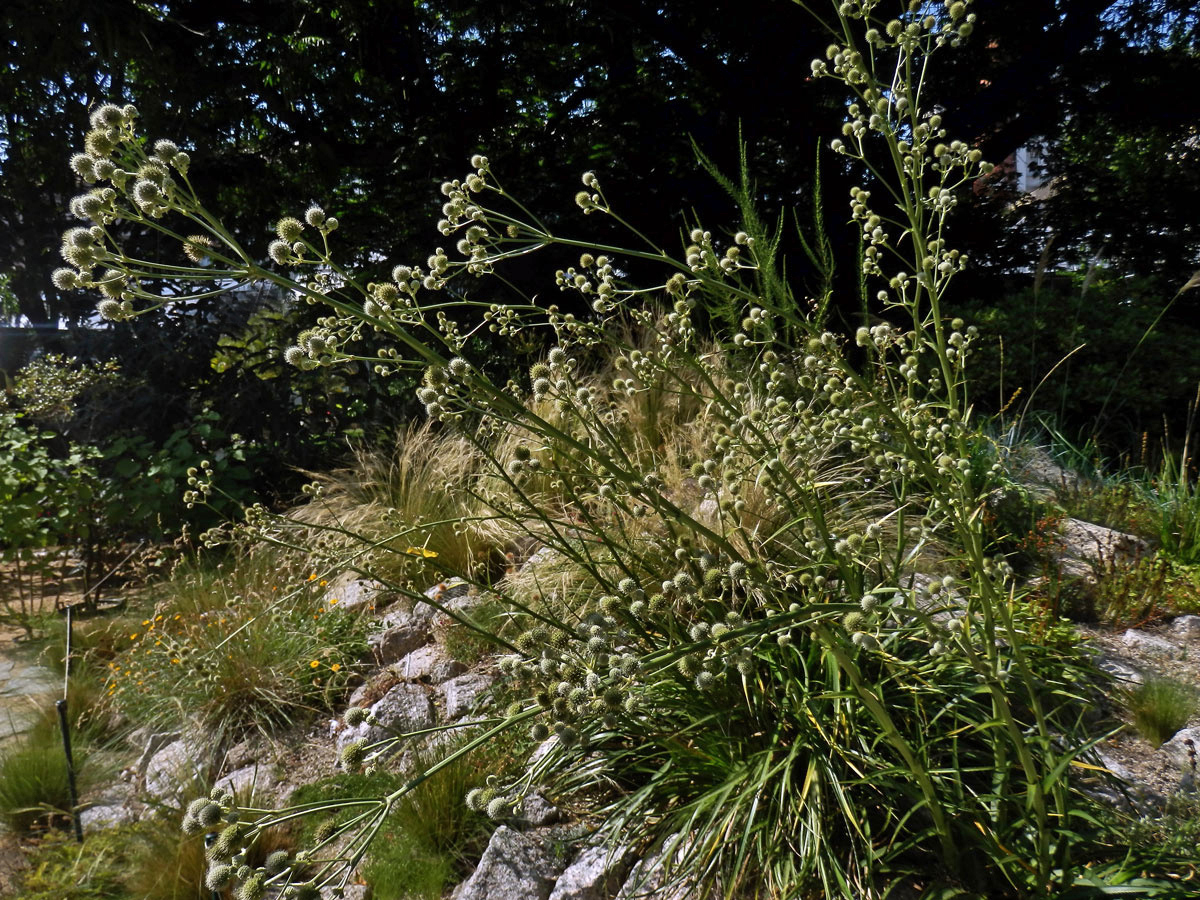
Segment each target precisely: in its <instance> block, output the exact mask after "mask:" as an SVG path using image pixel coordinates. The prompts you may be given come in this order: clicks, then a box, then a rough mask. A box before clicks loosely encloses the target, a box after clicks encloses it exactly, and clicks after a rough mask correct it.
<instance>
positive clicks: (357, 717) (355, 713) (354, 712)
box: [297, 348, 367, 728]
mask: <svg viewBox="0 0 1200 900" xmlns="http://www.w3.org/2000/svg"><path fill="white" fill-rule="evenodd" d="M297 349H299V348H297ZM366 720H367V711H366V710H365V709H363V708H362V707H361V706H352V707H350V708H349V709H348V710H346V716H345V722H346V725H347V727H349V728H357V727H358V726H359V725H361V724H362V723H363V722H365V721H366Z"/></svg>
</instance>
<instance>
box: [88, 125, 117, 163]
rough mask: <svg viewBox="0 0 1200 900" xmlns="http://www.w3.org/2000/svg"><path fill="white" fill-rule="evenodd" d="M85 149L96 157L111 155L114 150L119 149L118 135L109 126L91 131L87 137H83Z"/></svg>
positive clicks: (101, 157)
mask: <svg viewBox="0 0 1200 900" xmlns="http://www.w3.org/2000/svg"><path fill="white" fill-rule="evenodd" d="M83 149H84V150H86V151H87V152H88V154H89V155H90V156H93V157H95V158H96V159H103V158H105V157H107V156H111V155H112V152H113V151H114V150H116V149H117V138H116V135H115V133H113V132H110V131H109V130H108V129H107V128H97V129H95V130H93V131H89V132H88V134H87V137H85V138H84V139H83Z"/></svg>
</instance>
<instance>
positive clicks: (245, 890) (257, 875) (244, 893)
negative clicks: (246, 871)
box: [237, 872, 267, 900]
mask: <svg viewBox="0 0 1200 900" xmlns="http://www.w3.org/2000/svg"><path fill="white" fill-rule="evenodd" d="M266 893H267V875H266V873H265V872H254V873H252V874H251V875H250V877H249V878H247V879H246V880H245V881H243V882H242V886H241V887H240V888H239V889H238V892H237V900H262V898H263V897H265V896H266Z"/></svg>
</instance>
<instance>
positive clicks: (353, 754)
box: [341, 739, 367, 771]
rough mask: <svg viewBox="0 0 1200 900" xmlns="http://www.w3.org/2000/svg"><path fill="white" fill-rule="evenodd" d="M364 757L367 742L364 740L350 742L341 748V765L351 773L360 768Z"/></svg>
mask: <svg viewBox="0 0 1200 900" xmlns="http://www.w3.org/2000/svg"><path fill="white" fill-rule="evenodd" d="M366 757H367V742H366V741H365V740H362V739H359V740H357V741H351V742H350V743H349V744H347V745H346V746H345V747H343V748H342V757H341V758H342V765H343V766H345V767H346V768H347V769H349V770H351V771H353V770H355V769H358V768H359V767H360V766H362V764H363V760H364V759H366Z"/></svg>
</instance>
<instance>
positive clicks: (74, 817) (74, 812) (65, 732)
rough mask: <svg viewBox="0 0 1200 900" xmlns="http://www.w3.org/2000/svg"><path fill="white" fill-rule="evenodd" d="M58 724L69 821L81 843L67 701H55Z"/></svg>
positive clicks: (81, 827) (80, 823)
mask: <svg viewBox="0 0 1200 900" xmlns="http://www.w3.org/2000/svg"><path fill="white" fill-rule="evenodd" d="M54 706H55V708H56V709H57V710H58V724H59V725H60V726H62V738H63V753H65V754H66V756H67V787H69V788H70V790H71V821H72V822H73V823H74V824H75V840H77V841H78V842H79V843H81V844H82V843H83V822H81V821H80V820H79V794H78V792H77V791H76V789H75V761H74V760H73V759H72V758H71V732H70V730H69V728H68V725H67V701H66V700H55V701H54Z"/></svg>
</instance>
